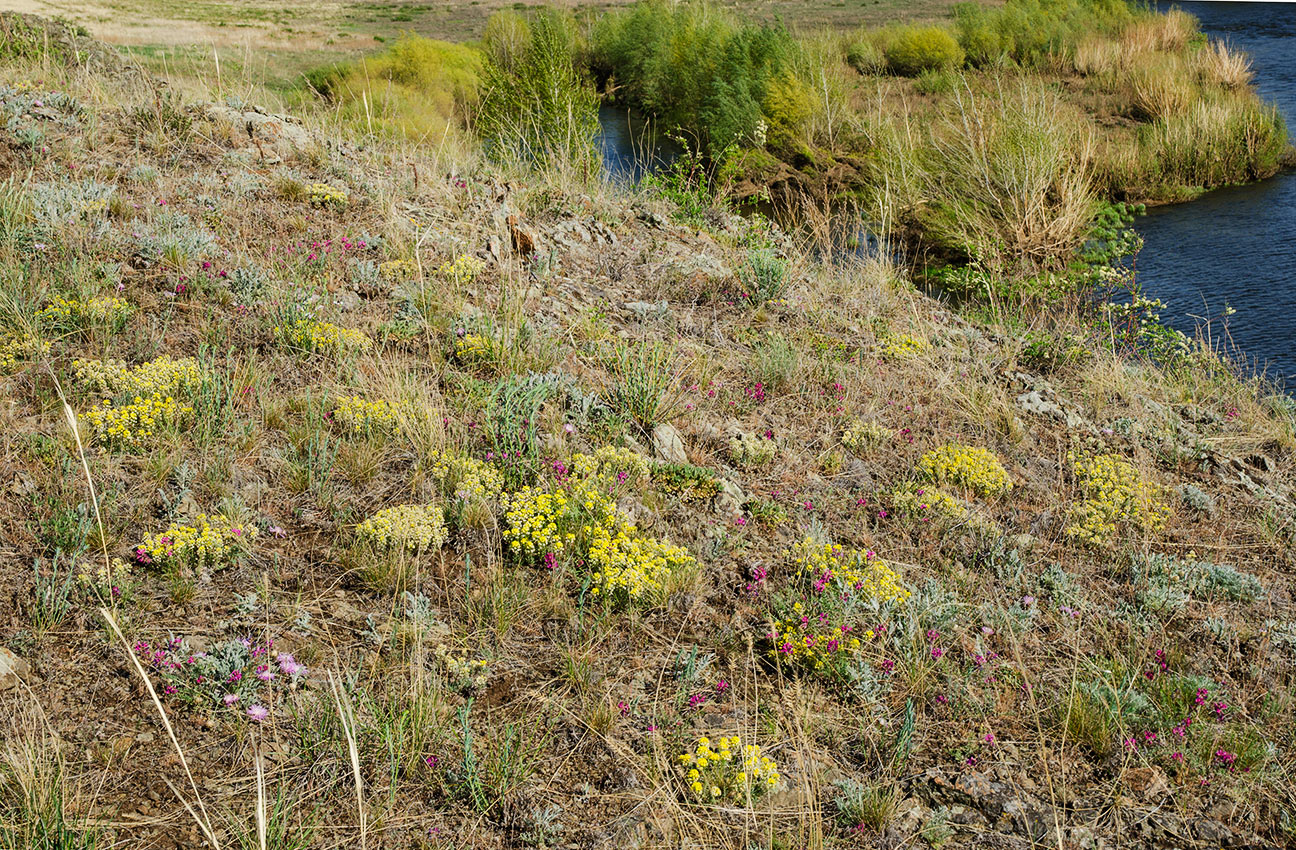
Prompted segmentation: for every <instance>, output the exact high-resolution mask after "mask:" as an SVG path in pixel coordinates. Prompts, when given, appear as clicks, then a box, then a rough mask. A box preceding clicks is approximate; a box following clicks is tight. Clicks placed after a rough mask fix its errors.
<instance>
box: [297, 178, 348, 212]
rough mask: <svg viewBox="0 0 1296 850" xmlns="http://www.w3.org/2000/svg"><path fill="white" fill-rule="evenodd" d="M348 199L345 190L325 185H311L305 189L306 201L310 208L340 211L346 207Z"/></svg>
mask: <svg viewBox="0 0 1296 850" xmlns="http://www.w3.org/2000/svg"><path fill="white" fill-rule="evenodd" d="M349 199H350V196H349V195H347V193H346V190H345V189H339V188H337V187H336V186H330V185H328V184H327V183H312V184H310V185H309V186H307V187H306V200H307V202H308V203H310V205H311V206H312V207H320V208H321V209H326V208H327V209H338V210H340V209H343V208H344V207H345V206H346V205H347V201H348V200H349Z"/></svg>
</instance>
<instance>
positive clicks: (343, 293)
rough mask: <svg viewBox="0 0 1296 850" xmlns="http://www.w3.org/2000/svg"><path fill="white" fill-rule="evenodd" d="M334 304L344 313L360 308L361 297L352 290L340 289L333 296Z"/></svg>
mask: <svg viewBox="0 0 1296 850" xmlns="http://www.w3.org/2000/svg"><path fill="white" fill-rule="evenodd" d="M333 304H334V306H336V307H337V308H338V309H339V310H342V311H344V312H347V311H351V310H355V309H358V308H359V307H360V295H359V294H358V293H356V292H353V291H352V290H350V289H340V290H338V291H337V292H336V293H334V295H333Z"/></svg>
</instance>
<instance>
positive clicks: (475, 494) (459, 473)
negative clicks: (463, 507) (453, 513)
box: [430, 452, 504, 503]
mask: <svg viewBox="0 0 1296 850" xmlns="http://www.w3.org/2000/svg"><path fill="white" fill-rule="evenodd" d="M430 472H431V474H432V478H433V479H434V480H435V481H436V482H437V484H438V486H440V488H441V495H443V496H445V497H446V498H447V499H455V500H457V501H461V502H482V503H487V502H495V501H497V500H498V499H499V498H500V496H501V494H503V492H504V476H503V475H502V474H501V473H500V471H499V470H498V469H496V468H495V467H493V466H491V465H490V464H489V463H485V462H483V461H480V460H477V459H476V458H471V457H468V456H466V455H458V454H451V453H449V452H436V453H434V454H433V456H432V468H431V470H430Z"/></svg>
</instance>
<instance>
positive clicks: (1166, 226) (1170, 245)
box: [1136, 2, 1296, 391]
mask: <svg viewBox="0 0 1296 850" xmlns="http://www.w3.org/2000/svg"><path fill="white" fill-rule="evenodd" d="M1161 5H1162V6H1163V8H1165V7H1169V6H1170V5H1171V4H1169V3H1165V4H1161ZM1173 5H1176V6H1179V7H1180V8H1182V9H1183V10H1184V11H1186V12H1189V13H1191V14H1193V15H1195V16H1197V18H1198V20H1200V21H1201V25H1202V29H1203V30H1204V31H1205V32H1206V33H1207V34H1208V35H1210V36H1211V37H1212V38H1222V39H1224V40H1226V41H1228V42H1229V43H1231V44H1232V45H1234V46H1236V47H1240V48H1242V49H1243V50H1245V51H1246V52H1247V53H1249V54H1250V56H1251V59H1252V65H1253V70H1254V72H1255V84H1256V88H1257V89H1258V90H1259V91H1260V93H1261V95H1263V96H1264V97H1265V98H1266V99H1267V100H1269V101H1271V102H1273V103H1275V104H1277V106H1278V109H1279V110H1280V111H1281V112H1282V113H1283V115H1284V116H1285V117H1286V119H1287V126H1288V130H1289V132H1291V133H1292V135H1293V138H1296V132H1293V131H1296V4H1294V3H1248V2H1179V3H1175V4H1173ZM1136 226H1137V228H1138V230H1139V232H1140V233H1141V234H1142V235H1143V239H1144V242H1145V244H1144V246H1143V251H1142V253H1140V254H1139V257H1138V266H1137V268H1138V274H1139V281H1140V283H1141V284H1142V286H1143V289H1144V292H1145V294H1147V295H1148V296H1150V297H1153V298H1160V299H1161V300H1162V301H1164V302H1166V303H1167V304H1168V305H1169V309H1167V310H1166V311H1164V312H1163V313H1162V319H1163V320H1165V321H1167V322H1168V323H1169V324H1170V325H1172V326H1173V327H1176V328H1178V329H1179V330H1182V331H1185V332H1187V333H1192V332H1194V331H1196V330H1198V329H1199V328H1200V329H1201V330H1202V332H1203V333H1206V332H1207V331H1208V330H1209V333H1210V337H1211V338H1212V339H1213V340H1215V341H1216V342H1218V343H1219V344H1220V345H1221V346H1224V347H1226V348H1227V350H1228V351H1230V352H1231V353H1233V354H1235V355H1240V356H1241V357H1243V358H1245V359H1247V360H1248V361H1249V362H1250V363H1251V364H1252V365H1253V366H1254V367H1255V368H1256V369H1257V370H1259V371H1263V372H1265V373H1266V374H1267V375H1268V376H1269V377H1271V378H1275V379H1278V380H1282V381H1285V383H1286V386H1287V389H1288V390H1289V391H1290V390H1292V389H1293V388H1296V172H1286V173H1284V174H1280V175H1278V176H1277V177H1274V178H1272V179H1270V180H1266V181H1263V182H1260V183H1255V184H1252V185H1249V186H1237V187H1230V188H1227V189H1220V190H1217V191H1214V192H1210V193H1209V194H1207V195H1205V196H1203V197H1202V198H1200V199H1199V200H1196V201H1193V202H1191V203H1187V204H1179V205H1177V206H1170V207H1161V208H1158V209H1155V210H1151V211H1149V213H1148V215H1147V216H1146V217H1145V218H1142V219H1139V220H1138V221H1137V222H1136ZM1226 307H1229V308H1232V309H1234V310H1236V311H1237V312H1236V313H1235V314H1234V315H1233V316H1231V317H1229V318H1228V319H1227V323H1225V321H1224V312H1225V308H1226ZM1208 319H1209V320H1210V324H1209V326H1208V325H1207V320H1208Z"/></svg>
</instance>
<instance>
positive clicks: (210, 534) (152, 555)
mask: <svg viewBox="0 0 1296 850" xmlns="http://www.w3.org/2000/svg"><path fill="white" fill-rule="evenodd" d="M256 536H257V530H256V527H255V526H241V525H233V524H232V523H231V522H230V521H229V519H228V518H227V517H226V516H224V515H223V514H217V515H215V516H210V517H209V516H208V515H207V514H199V515H198V516H197V517H196V518H195V519H194V524H193V525H181V524H179V523H171V525H169V526H167V529H166V531H163V532H162V533H161V534H150V535H146V536H145V537H144V542H143V543H140V544H139V545H138V546H136V547H135V560H136V561H138V562H139V563H141V564H157V565H159V566H162V567H166V568H179V567H189V568H190V569H193V570H198V569H202V568H209V569H219V568H220V567H223V566H226V565H228V564H231V563H233V562H234V561H235V560H237V559H238V558H239V557H240V556H241V555H242V554H243V551H244V550H245V549H246V548H247V546H248V544H250V543H251V542H252V541H253V540H254V539H255V538H256Z"/></svg>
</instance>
